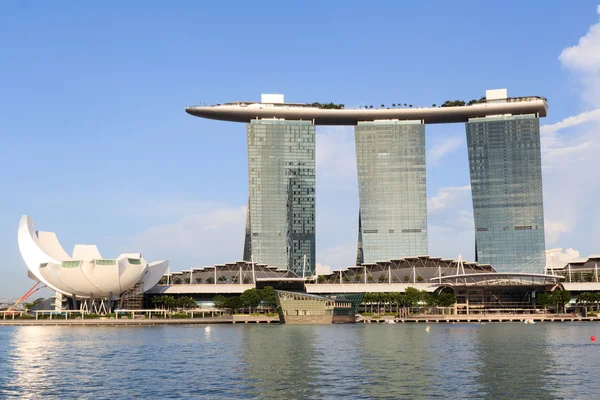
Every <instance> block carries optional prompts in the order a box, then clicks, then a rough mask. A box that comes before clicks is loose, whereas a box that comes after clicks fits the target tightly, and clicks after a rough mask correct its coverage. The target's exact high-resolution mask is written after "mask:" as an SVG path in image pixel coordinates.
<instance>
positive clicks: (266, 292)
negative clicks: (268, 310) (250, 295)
mask: <svg viewBox="0 0 600 400" xmlns="http://www.w3.org/2000/svg"><path fill="white" fill-rule="evenodd" d="M275 296H276V295H275V289H273V287H272V286H266V287H265V288H264V289H262V290H261V291H260V300H261V301H262V302H263V303H264V305H266V306H268V307H275V305H276V300H275Z"/></svg>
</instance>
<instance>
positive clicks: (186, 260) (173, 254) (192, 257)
mask: <svg viewBox="0 0 600 400" xmlns="http://www.w3.org/2000/svg"><path fill="white" fill-rule="evenodd" d="M245 222H246V207H245V206H243V207H236V208H227V207H224V206H214V205H211V206H207V205H206V204H204V205H203V206H202V207H201V208H199V209H197V210H196V213H194V214H189V215H186V216H183V217H181V218H178V219H177V220H176V221H175V222H172V223H166V224H161V225H156V226H152V227H150V228H148V229H147V230H145V231H144V232H141V233H139V234H137V235H135V236H134V237H133V238H131V242H132V243H131V248H135V249H140V250H138V251H141V252H142V253H144V254H145V255H146V256H147V258H148V259H167V260H169V261H171V266H172V269H173V270H181V269H185V268H189V267H201V266H204V265H213V264H221V263H224V262H230V261H236V260H239V259H241V258H242V249H243V243H244V228H245Z"/></svg>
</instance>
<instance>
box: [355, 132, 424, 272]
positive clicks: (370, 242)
mask: <svg viewBox="0 0 600 400" xmlns="http://www.w3.org/2000/svg"><path fill="white" fill-rule="evenodd" d="M354 137H355V142H356V163H357V167H358V192H359V199H360V214H359V241H358V242H359V245H358V250H357V261H356V263H357V265H361V264H363V263H372V262H376V261H379V260H389V259H394V258H399V257H408V256H415V255H423V254H428V251H427V193H426V187H425V125H423V124H422V123H421V121H373V122H359V124H358V125H357V126H356V127H355V128H354Z"/></svg>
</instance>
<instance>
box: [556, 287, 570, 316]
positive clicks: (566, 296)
mask: <svg viewBox="0 0 600 400" xmlns="http://www.w3.org/2000/svg"><path fill="white" fill-rule="evenodd" d="M552 300H554V304H556V309H557V312H558V311H559V310H560V311H562V312H565V304H567V303H568V302H569V301H571V292H569V291H568V290H556V291H554V292H553V293H552Z"/></svg>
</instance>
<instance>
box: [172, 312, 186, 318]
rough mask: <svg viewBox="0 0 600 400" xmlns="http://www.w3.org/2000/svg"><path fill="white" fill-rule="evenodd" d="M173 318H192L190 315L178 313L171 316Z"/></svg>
mask: <svg viewBox="0 0 600 400" xmlns="http://www.w3.org/2000/svg"><path fill="white" fill-rule="evenodd" d="M171 318H174V319H185V318H190V314H188V313H182V312H176V313H173V314H171Z"/></svg>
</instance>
